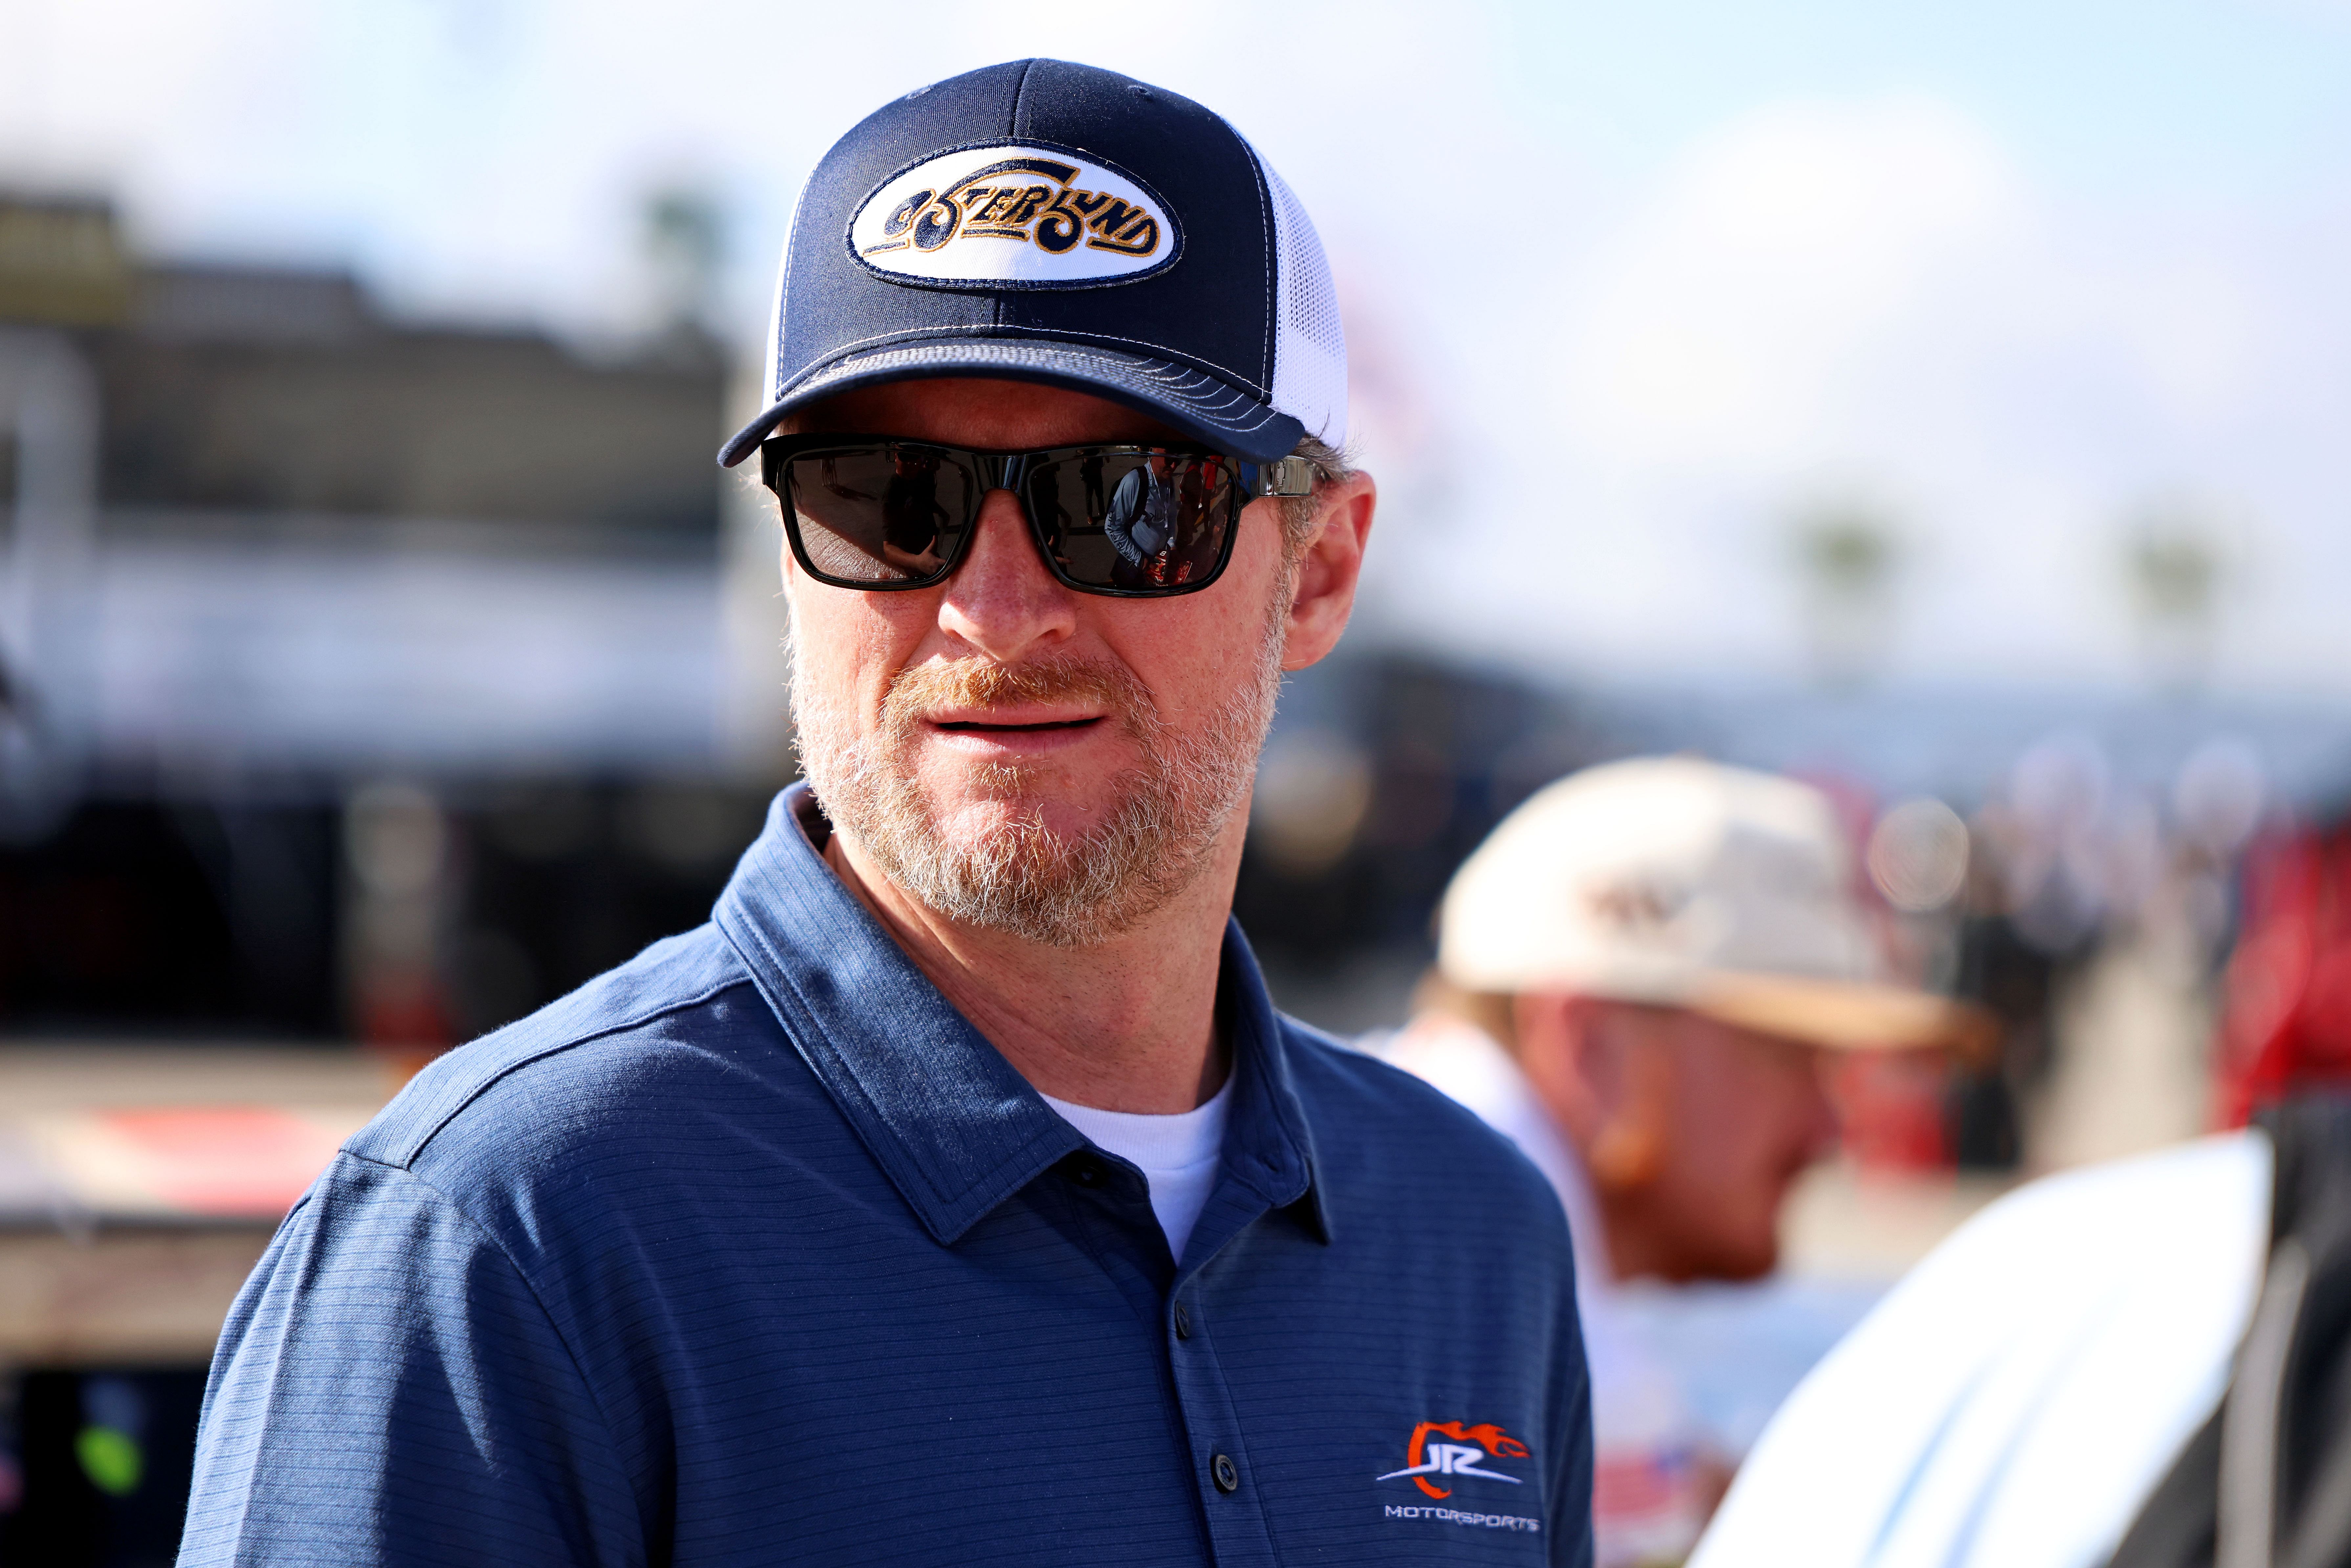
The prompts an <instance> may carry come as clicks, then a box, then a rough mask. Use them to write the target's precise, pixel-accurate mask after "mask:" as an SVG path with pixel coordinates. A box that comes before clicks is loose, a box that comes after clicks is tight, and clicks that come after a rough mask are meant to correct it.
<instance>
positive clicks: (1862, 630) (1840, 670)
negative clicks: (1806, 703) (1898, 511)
mask: <svg viewBox="0 0 2351 1568" xmlns="http://www.w3.org/2000/svg"><path fill="white" fill-rule="evenodd" d="M1790 535H1791V540H1792V545H1793V547H1794V561H1795V567H1796V572H1797V576H1798V579H1799V581H1800V585H1801V590H1802V601H1803V618H1804V633H1805V640H1806V643H1808V645H1809V651H1810V653H1811V657H1812V662H1813V674H1814V676H1815V677H1816V678H1817V679H1819V680H1820V681H1821V682H1822V683H1823V685H1832V686H1845V687H1850V686H1857V685H1863V684H1864V683H1865V682H1866V681H1868V680H1869V679H1870V678H1871V677H1872V676H1873V675H1875V674H1876V673H1877V672H1878V670H1879V669H1880V668H1881V667H1882V666H1883V665H1884V664H1885V662H1886V653H1887V650H1888V648H1889V645H1890V644H1891V643H1892V640H1893V633H1894V609H1895V587H1896V578H1897V577H1898V576H1899V574H1900V570H1901V567H1902V557H1903V548H1902V541H1901V538H1900V537H1899V535H1898V534H1897V532H1896V528H1895V526H1894V521H1893V518H1892V517H1891V516H1890V515H1889V514H1888V513H1887V512H1886V510H1885V509H1883V508H1881V507H1875V506H1871V505H1868V504H1866V503H1864V502H1860V501H1855V500H1838V501H1826V502H1818V503H1814V504H1813V505H1811V506H1809V507H1804V508H1802V509H1801V510H1799V511H1798V512H1797V513H1796V515H1795V517H1794V519H1793V522H1792V526H1791V529H1790Z"/></svg>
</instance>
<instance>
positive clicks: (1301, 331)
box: [1249, 146, 1347, 446]
mask: <svg viewBox="0 0 2351 1568" xmlns="http://www.w3.org/2000/svg"><path fill="white" fill-rule="evenodd" d="M1249 152H1251V154H1253V155H1254V156H1255V157H1256V159H1257V166H1258V167H1259V169H1262V170H1263V171H1265V183H1266V184H1267V186H1268V187H1269V188H1270V189H1271V190H1272V192H1273V256H1274V260H1273V276H1274V286H1275V287H1276V288H1277V289H1279V290H1280V296H1279V298H1277V299H1276V300H1275V301H1274V313H1273V315H1274V335H1273V406H1274V411H1275V412H1276V413H1286V414H1288V415H1290V417H1291V418H1292V419H1295V420H1296V421H1298V423H1301V424H1302V425H1304V426H1305V427H1306V434H1309V435H1316V436H1320V437H1322V440H1323V441H1325V442H1327V443H1329V444H1331V445H1332V446H1343V445H1345V444H1346V441H1347V329H1346V328H1345V327H1343V325H1341V323H1340V320H1339V291H1338V290H1337V289H1336V288H1334V287H1332V285H1331V264H1330V262H1329V261H1328V260H1327V259H1325V258H1324V256H1323V255H1322V238H1321V236H1319V235H1316V234H1315V232H1314V225H1313V222H1312V221H1311V219H1309V218H1308V217H1307V215H1306V209H1305V207H1304V206H1302V205H1301V204H1300V203H1299V200H1298V198H1297V196H1296V195H1294V194H1293V193H1291V192H1290V187H1289V186H1288V185H1286V184H1284V183H1282V179H1281V176H1280V175H1279V174H1277V173H1275V172H1273V165H1272V164H1270V163H1269V162H1266V161H1265V154H1263V153H1262V152H1258V150H1257V149H1256V148H1255V147H1254V146H1252V147H1250V148H1249Z"/></svg>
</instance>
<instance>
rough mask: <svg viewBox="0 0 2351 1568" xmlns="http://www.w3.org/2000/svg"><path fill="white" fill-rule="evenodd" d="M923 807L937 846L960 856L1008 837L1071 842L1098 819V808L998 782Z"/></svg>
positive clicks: (938, 797)
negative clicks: (1090, 807) (1089, 807)
mask: <svg viewBox="0 0 2351 1568" xmlns="http://www.w3.org/2000/svg"><path fill="white" fill-rule="evenodd" d="M926 805H927V807H928V810H925V813H924V815H925V817H926V818H927V819H928V821H929V823H930V827H931V831H933V832H934V833H935V834H936V835H937V836H938V841H939V843H940V845H941V847H942V848H946V849H948V850H951V851H956V852H962V853H965V854H978V853H981V852H984V851H985V850H986V849H987V846H988V845H989V844H990V843H993V842H997V841H1000V840H1002V839H1003V838H1004V837H1005V836H1006V835H1008V834H1019V835H1021V836H1022V837H1031V838H1045V839H1052V840H1061V841H1077V840H1080V839H1082V838H1084V837H1086V835H1087V834H1088V833H1089V832H1090V831H1092V830H1094V829H1095V828H1098V827H1099V826H1100V825H1101V823H1102V812H1101V811H1100V810H1086V809H1084V808H1082V807H1080V806H1077V805H1075V804H1073V803H1071V801H1070V800H1068V799H1067V798H1066V797H1064V796H1062V795H1061V794H1059V793H1057V792H1055V791H1052V790H1049V789H1041V788H1038V787H1036V786H1035V785H1033V784H1015V783H1010V782H1008V781H1003V780H990V781H987V782H986V783H985V784H982V785H980V786H978V787H977V788H972V789H958V790H956V791H953V792H951V793H948V794H946V795H944V796H941V795H934V796H932V797H931V799H930V800H928V801H927V802H926Z"/></svg>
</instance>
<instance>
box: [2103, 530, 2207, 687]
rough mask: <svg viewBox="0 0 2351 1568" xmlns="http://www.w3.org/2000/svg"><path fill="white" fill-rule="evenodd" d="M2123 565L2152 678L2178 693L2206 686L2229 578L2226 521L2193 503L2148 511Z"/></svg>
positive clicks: (2126, 539) (2126, 547) (2130, 533)
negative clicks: (2224, 547) (2222, 539)
mask: <svg viewBox="0 0 2351 1568" xmlns="http://www.w3.org/2000/svg"><path fill="white" fill-rule="evenodd" d="M2122 567H2123V573H2124V577H2125V580H2126V585H2127V588H2128V591H2129V594H2130V600H2131V607H2132V609H2133V611H2134V612H2135V613H2136V616H2137V622H2138V627H2139V639H2140V646H2141V654H2142V657H2143V658H2144V659H2145V660H2146V662H2147V666H2148V671H2149V673H2150V674H2152V675H2153V677H2154V678H2155V680H2156V682H2157V684H2158V685H2162V686H2164V687H2167V688H2168V689H2171V690H2174V691H2189V690H2193V689H2195V688H2196V687H2198V686H2200V685H2202V684H2203V682H2204V677H2205V675H2206V674H2207V673H2208V671H2209V670H2210V665H2211V662H2212V652H2213V643H2214V640H2215V636H2216V633H2217V632H2218V630H2219V620H2220V595H2221V591H2222V589H2223V588H2224V587H2225V586H2226V582H2227V578H2228V560H2227V558H2226V555H2225V553H2224V551H2223V550H2222V548H2221V545H2220V526H2219V520H2218V518H2217V517H2215V515H2214V514H2213V513H2212V511H2211V510H2210V508H2208V507H2202V506H2199V505H2198V504H2196V503H2194V502H2190V501H2184V500H2177V499H2175V500H2168V501H2161V502H2156V503H2151V504H2149V505H2147V506H2145V507H2141V508H2140V509H2139V510H2138V512H2137V515H2136V516H2134V517H2132V518H2131V519H2130V520H2129V522H2128V523H2127V524H2126V528H2125V531H2124V536H2123V550H2122Z"/></svg>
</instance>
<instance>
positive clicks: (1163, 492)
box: [1027, 452, 1237, 593]
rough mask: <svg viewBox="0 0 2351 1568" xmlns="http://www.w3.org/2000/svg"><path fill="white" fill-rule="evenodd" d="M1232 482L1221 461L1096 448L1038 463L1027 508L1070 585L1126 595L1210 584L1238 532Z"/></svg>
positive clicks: (1032, 478) (1228, 471) (1198, 457)
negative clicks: (1234, 525) (1096, 451)
mask: <svg viewBox="0 0 2351 1568" xmlns="http://www.w3.org/2000/svg"><path fill="white" fill-rule="evenodd" d="M1232 486H1233V478H1232V475H1231V472H1230V470H1229V469H1228V467H1227V466H1226V465H1225V464H1224V463H1223V462H1222V461H1221V460H1219V459H1217V458H1213V457H1200V456H1195V455H1188V454H1184V453H1165V452H1153V453H1099V454H1090V455H1086V456H1083V457H1063V458H1058V459H1055V460H1053V461H1051V462H1048V463H1042V464H1040V465H1038V466H1037V467H1036V468H1035V469H1033V470H1032V471H1031V472H1030V474H1029V483H1028V486H1027V490H1028V499H1029V509H1030V510H1031V511H1032V512H1033V513H1034V514H1035V515H1036V517H1037V521H1038V523H1039V525H1040V528H1042V530H1043V532H1044V534H1045V537H1046V538H1048V539H1050V540H1051V541H1052V544H1053V558H1054V560H1055V562H1056V563H1057V564H1058V565H1059V566H1060V567H1061V570H1063V571H1064V572H1066V573H1067V574H1068V575H1069V577H1070V579H1071V580H1072V581H1075V582H1079V583H1082V584H1084V585H1085V586H1087V587H1089V588H1111V589H1117V590H1121V591H1125V592H1146V593H1147V592H1149V591H1152V590H1154V589H1162V590H1165V589H1174V588H1181V587H1184V586H1186V584H1189V583H1194V582H1202V581H1206V580H1207V578H1208V576H1209V575H1210V574H1211V573H1213V572H1214V571H1215V570H1216V569H1217V563H1218V562H1219V561H1221V560H1222V559H1224V553H1225V542H1226V538H1227V536H1228V534H1229V533H1230V531H1231V528H1232V519H1233V514H1234V513H1235V511H1236V510H1237V508H1236V507H1234V505H1233V493H1232Z"/></svg>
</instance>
